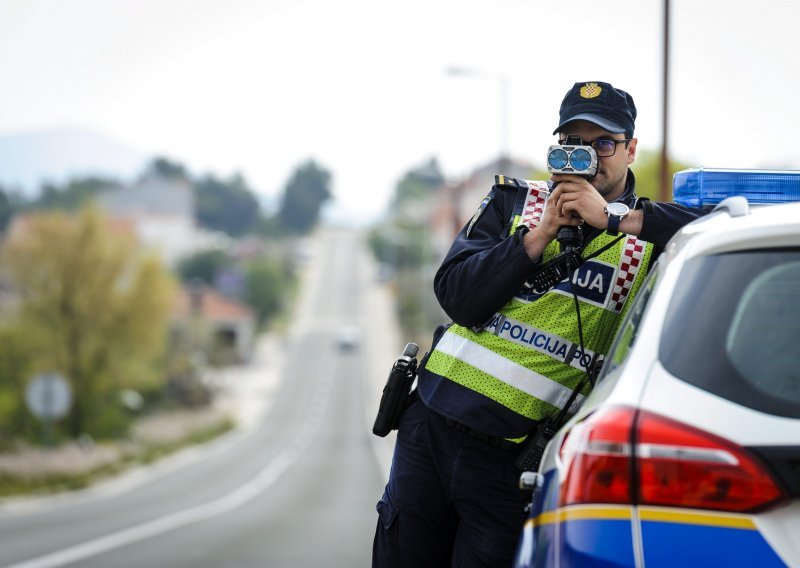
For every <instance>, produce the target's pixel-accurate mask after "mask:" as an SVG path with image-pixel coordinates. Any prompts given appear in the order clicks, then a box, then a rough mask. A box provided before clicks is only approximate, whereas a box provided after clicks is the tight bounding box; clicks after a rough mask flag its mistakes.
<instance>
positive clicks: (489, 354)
mask: <svg viewBox="0 0 800 568" xmlns="http://www.w3.org/2000/svg"><path fill="white" fill-rule="evenodd" d="M436 350H437V351H441V352H442V353H446V354H447V355H450V356H452V357H455V358H456V359H459V360H460V361H463V362H465V363H467V364H469V365H472V366H473V367H475V368H476V369H479V370H481V371H483V372H484V373H486V374H487V375H491V376H492V377H495V378H497V379H498V380H500V381H502V382H504V383H507V384H509V385H511V386H512V387H514V388H516V389H518V390H520V391H522V392H524V393H526V394H529V395H531V396H532V397H534V398H538V399H539V400H543V401H545V402H548V403H550V404H552V405H553V406H555V407H557V408H562V407H563V406H564V405H565V404H567V401H568V400H569V397H570V395H571V394H572V390H571V389H569V388H567V387H565V386H563V385H560V384H558V383H557V382H555V381H554V380H552V379H548V378H547V377H545V376H544V375H540V374H539V373H534V372H533V371H531V370H530V369H527V368H526V367H524V366H522V365H520V364H518V363H514V362H513V361H510V360H509V359H506V358H505V357H502V356H501V355H498V354H497V353H494V352H493V351H492V350H490V349H487V348H486V347H484V346H482V345H479V344H477V343H475V342H474V341H470V340H469V339H467V338H465V337H461V336H460V335H456V334H455V333H451V332H449V331H448V332H447V333H445V334H444V336H442V339H441V340H440V341H439V343H438V344H437V345H436ZM583 399H584V397H583V395H580V394H579V395H578V396H577V398H576V399H575V402H574V403H573V404H572V407H571V408H570V412H576V411H577V410H578V406H579V405H580V404H581V403H582V402H583Z"/></svg>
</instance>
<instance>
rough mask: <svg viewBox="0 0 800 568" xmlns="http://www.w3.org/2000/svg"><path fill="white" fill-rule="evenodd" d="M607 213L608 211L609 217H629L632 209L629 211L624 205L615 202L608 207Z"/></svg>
mask: <svg viewBox="0 0 800 568" xmlns="http://www.w3.org/2000/svg"><path fill="white" fill-rule="evenodd" d="M606 211H608V214H609V215H614V216H615V217H622V216H624V215H627V214H628V211H630V209H628V206H627V205H625V204H624V203H617V202H614V203H609V204H608V205H606Z"/></svg>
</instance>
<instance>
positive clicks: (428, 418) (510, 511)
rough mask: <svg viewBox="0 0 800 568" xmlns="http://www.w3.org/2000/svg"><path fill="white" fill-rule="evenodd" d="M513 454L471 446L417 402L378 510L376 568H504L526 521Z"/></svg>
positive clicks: (406, 418)
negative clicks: (427, 567)
mask: <svg viewBox="0 0 800 568" xmlns="http://www.w3.org/2000/svg"><path fill="white" fill-rule="evenodd" d="M516 453H517V452H516V451H514V450H508V449H500V448H497V447H495V446H492V445H489V444H487V443H486V442H482V441H479V440H476V439H475V438H473V437H471V436H469V435H468V434H466V433H464V432H461V431H459V430H458V429H456V428H455V427H453V426H451V425H449V424H448V423H447V421H446V420H445V418H444V417H442V416H441V415H439V414H437V413H435V412H433V411H431V410H429V409H428V408H427V407H426V406H425V404H424V403H422V402H421V401H419V400H417V401H416V402H415V403H414V404H412V405H411V406H410V407H409V408H408V410H406V412H405V414H404V415H403V417H402V419H401V421H400V425H399V428H398V433H397V442H396V445H395V451H394V458H393V461H392V469H391V473H390V476H389V482H388V484H387V485H386V490H385V492H384V494H383V497H382V498H381V500H380V501H379V502H378V505H377V510H378V517H379V518H378V525H377V528H376V531H375V541H374V544H373V550H372V565H373V567H375V568H378V567H380V568H390V567H391V568H401V567H408V568H411V567H413V568H420V567H424V566H431V567H434V566H435V567H437V568H440V567H447V566H453V567H461V568H465V567H472V566H492V567H494V566H498V567H503V568H508V567H510V566H511V563H512V561H513V558H514V553H515V549H516V545H517V540H518V538H519V535H520V533H521V529H522V525H523V523H524V520H525V513H524V506H525V498H524V495H523V494H522V493H521V492H520V491H519V489H518V485H517V484H518V481H519V475H520V472H519V470H518V469H517V468H516V467H515V466H514V463H513V462H514V459H515V457H516Z"/></svg>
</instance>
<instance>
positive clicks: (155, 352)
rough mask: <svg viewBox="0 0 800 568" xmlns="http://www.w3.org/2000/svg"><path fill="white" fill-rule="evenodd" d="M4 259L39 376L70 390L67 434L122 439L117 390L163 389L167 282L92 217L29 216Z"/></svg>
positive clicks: (152, 263)
mask: <svg viewBox="0 0 800 568" xmlns="http://www.w3.org/2000/svg"><path fill="white" fill-rule="evenodd" d="M4 252H5V260H6V263H7V266H8V268H9V270H10V273H11V275H12V278H13V280H14V284H15V286H17V288H18V289H19V290H20V292H21V295H22V301H21V306H20V310H19V314H18V318H17V321H16V325H17V326H18V330H19V332H20V333H21V334H22V336H23V337H25V338H26V342H27V344H28V349H29V350H30V353H31V354H32V355H33V357H34V360H35V362H36V365H37V367H38V370H55V371H58V372H60V373H62V374H63V375H64V376H65V377H67V378H68V380H69V381H70V383H71V385H72V388H73V392H74V402H73V406H72V409H71V411H70V414H69V416H68V424H67V431H68V434H69V435H71V436H78V435H80V434H81V433H83V432H87V433H89V434H91V435H93V436H95V437H104V436H109V435H116V434H121V433H123V432H124V429H125V425H126V424H125V421H126V418H125V415H124V413H123V412H122V409H121V408H120V405H119V404H118V399H117V397H118V394H119V391H120V389H123V388H137V387H144V386H147V387H152V385H153V384H155V383H158V382H160V381H161V380H162V375H161V373H160V369H159V365H160V364H161V356H162V353H163V349H164V345H165V334H166V329H167V320H168V317H169V313H170V306H171V303H172V293H173V283H172V280H171V278H170V277H169V276H168V273H167V272H166V271H165V270H164V268H163V266H162V265H161V264H160V263H159V262H158V261H157V260H156V259H154V258H152V257H147V256H143V255H142V254H141V253H140V252H139V251H138V249H137V245H136V242H135V238H134V236H133V235H128V234H120V233H119V232H115V231H112V230H111V228H110V227H109V226H108V224H107V223H106V222H105V219H104V217H103V216H102V215H101V214H100V213H99V211H98V210H96V209H94V208H84V209H83V210H82V211H81V212H80V214H79V215H78V216H77V217H68V216H67V215H65V214H63V213H48V214H42V215H39V216H35V217H32V218H31V222H30V224H29V226H28V227H27V229H26V231H25V232H24V233H23V234H21V235H18V236H17V237H16V238H15V239H14V240H13V241H11V242H9V243H7V245H6V249H5V251H4ZM33 370H37V369H33Z"/></svg>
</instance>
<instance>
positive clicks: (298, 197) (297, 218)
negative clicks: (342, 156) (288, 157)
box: [278, 160, 333, 234]
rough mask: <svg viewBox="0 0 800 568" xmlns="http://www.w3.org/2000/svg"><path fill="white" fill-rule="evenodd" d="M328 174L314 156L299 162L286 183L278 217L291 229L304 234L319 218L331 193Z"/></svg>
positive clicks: (283, 224) (283, 225) (329, 175)
mask: <svg viewBox="0 0 800 568" xmlns="http://www.w3.org/2000/svg"><path fill="white" fill-rule="evenodd" d="M330 183H331V174H330V172H328V171H327V170H325V169H324V168H322V167H320V166H318V165H317V164H316V163H315V162H314V161H313V160H309V161H308V162H306V163H304V164H302V165H300V166H299V167H298V168H297V169H296V170H295V172H294V174H293V175H292V177H291V179H290V180H289V182H288V183H287V184H286V190H285V191H284V194H283V199H282V200H281V205H280V209H279V211H278V219H279V221H280V223H281V226H282V227H284V228H285V229H288V230H289V231H291V232H294V233H298V234H306V233H308V232H310V231H311V229H313V228H314V226H315V225H316V224H317V222H318V221H319V214H320V210H321V209H322V206H323V205H324V204H325V202H326V201H328V200H329V199H331V198H332V197H333V194H332V193H331V190H330Z"/></svg>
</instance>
